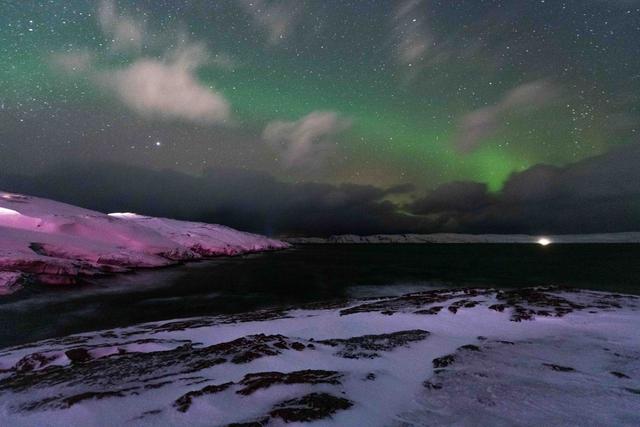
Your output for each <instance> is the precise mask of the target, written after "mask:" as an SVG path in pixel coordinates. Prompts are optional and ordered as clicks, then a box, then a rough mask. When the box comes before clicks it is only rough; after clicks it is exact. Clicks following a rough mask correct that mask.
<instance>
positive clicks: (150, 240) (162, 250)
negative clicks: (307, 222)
mask: <svg viewBox="0 0 640 427" xmlns="http://www.w3.org/2000/svg"><path fill="white" fill-rule="evenodd" d="M286 247H288V244H287V243H284V242H280V241H277V240H273V239H269V238H267V237H264V236H260V235H256V234H251V233H245V232H241V231H237V230H234V229H231V228H228V227H224V226H221V225H214V224H204V223H197V222H186V221H176V220H172V219H167V218H152V217H145V216H140V215H135V214H128V213H125V214H110V215H107V214H104V213H100V212H95V211H91V210H87V209H83V208H79V207H76V206H72V205H68V204H65V203H59V202H55V201H52V200H47V199H41V198H37V197H30V196H25V195H21V194H13V193H7V192H0V290H1V291H0V293H3V292H4V293H6V292H9V291H10V288H12V287H15V285H16V284H18V283H19V282H20V279H21V277H22V276H23V275H28V276H30V277H32V278H34V279H36V280H38V281H40V282H44V283H49V284H68V283H75V282H76V281H77V280H78V278H81V277H83V276H91V275H96V274H103V273H114V272H124V271H128V270H130V269H133V268H151V267H163V266H167V265H171V264H175V263H178V262H182V261H190V260H197V259H201V258H203V257H213V256H218V255H237V254H242V253H249V252H258V251H265V250H274V249H283V248H286Z"/></svg>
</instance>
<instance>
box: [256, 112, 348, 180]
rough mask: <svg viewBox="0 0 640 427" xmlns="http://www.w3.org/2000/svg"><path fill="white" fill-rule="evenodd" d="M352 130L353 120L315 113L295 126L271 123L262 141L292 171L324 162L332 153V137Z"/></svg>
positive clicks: (286, 123) (277, 122)
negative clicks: (280, 157) (276, 152)
mask: <svg viewBox="0 0 640 427" xmlns="http://www.w3.org/2000/svg"><path fill="white" fill-rule="evenodd" d="M350 126H351V122H350V120H347V119H345V118H343V117H341V116H340V115H338V113H335V112H331V111H314V112H312V113H311V114H309V115H307V116H305V117H303V118H301V119H300V120H297V121H294V122H287V121H274V122H271V123H269V124H268V125H267V126H266V128H265V129H264V132H263V133H262V137H263V138H264V140H265V141H266V142H267V143H268V144H269V145H270V146H271V147H272V148H273V149H275V150H276V151H278V152H279V153H280V155H281V156H282V162H283V164H284V166H285V167H289V168H290V167H296V166H301V165H313V164H318V163H319V162H321V161H322V160H323V159H324V158H325V157H326V155H327V153H328V152H329V151H330V150H331V144H332V142H333V141H332V139H333V137H335V136H336V135H337V134H339V133H340V132H343V131H345V130H346V129H348V128H349V127H350Z"/></svg>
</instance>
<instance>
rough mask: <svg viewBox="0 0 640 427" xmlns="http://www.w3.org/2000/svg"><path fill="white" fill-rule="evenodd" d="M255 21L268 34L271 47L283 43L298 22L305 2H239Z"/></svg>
mask: <svg viewBox="0 0 640 427" xmlns="http://www.w3.org/2000/svg"><path fill="white" fill-rule="evenodd" d="M239 2H240V4H241V5H242V6H243V7H244V9H245V11H246V12H247V13H248V14H249V15H251V17H252V18H253V21H254V22H255V23H256V25H258V26H259V27H260V28H261V29H262V30H263V31H266V33H267V41H268V43H269V44H271V45H276V44H278V43H280V42H282V41H283V40H284V39H285V38H286V37H287V36H288V35H289V34H290V33H291V32H292V31H293V29H294V27H295V25H296V23H297V22H298V20H299V18H300V15H301V13H302V10H303V8H304V1H301V0H275V1H268V0H239Z"/></svg>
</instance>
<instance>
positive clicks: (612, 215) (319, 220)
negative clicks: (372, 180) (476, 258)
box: [0, 143, 640, 236]
mask: <svg viewBox="0 0 640 427" xmlns="http://www.w3.org/2000/svg"><path fill="white" fill-rule="evenodd" d="M638 164H640V143H635V144H630V145H626V146H621V147H619V148H618V149H616V150H613V151H611V152H609V153H606V154H603V155H601V156H597V157H593V158H590V159H586V160H583V161H580V162H577V163H574V164H571V165H567V166H565V167H556V166H547V165H537V166H534V167H533V168H530V169H528V170H526V171H524V172H520V173H516V174H513V175H512V176H511V178H510V179H509V180H508V181H507V183H506V184H505V186H504V188H503V189H502V191H500V192H498V193H491V192H489V191H488V189H487V187H486V185H485V184H483V183H477V182H451V183H446V184H443V185H442V186H440V187H439V188H436V189H435V190H434V191H432V192H429V193H427V194H425V195H424V197H421V198H419V199H417V200H415V201H414V202H413V203H409V204H407V205H402V204H400V203H393V202H391V201H390V200H389V199H388V198H389V196H392V195H394V194H399V193H407V192H412V190H413V188H411V187H410V186H395V187H390V188H380V187H376V186H372V185H354V184H342V185H331V184H319V183H288V182H282V181H279V180H277V179H276V178H274V177H273V176H272V175H270V174H268V173H263V172H256V171H250V170H240V169H221V168H215V169H209V170H207V171H206V172H205V173H204V174H203V175H201V176H193V175H189V174H183V173H179V172H175V171H170V170H161V171H157V170H149V169H144V168H140V167H134V166H126V165H122V164H112V163H66V164H62V165H59V166H58V167H55V168H51V169H50V170H48V171H46V172H43V173H40V174H38V175H35V176H28V175H13V176H12V175H9V174H0V188H2V189H3V190H6V191H13V192H23V193H27V194H33V195H39V196H43V197H50V198H53V199H57V200H61V201H65V202H69V203H74V204H78V205H81V206H85V207H88V208H92V209H97V210H101V211H106V212H112V211H132V212H138V213H142V214H148V215H155V216H167V217H174V218H179V219H190V220H198V221H207V222H214V223H221V224H226V225H229V226H232V227H236V228H240V229H244V230H249V231H254V232H260V233H267V234H274V235H307V236H311V235H320V236H324V235H331V234H342V233H354V234H376V233H432V232H465V233H530V234H545V233H592V232H621V231H633V230H636V231H637V230H640V187H639V185H638V183H639V182H640V168H638V167H637V165H638ZM96 188H99V189H100V191H98V192H97V191H96Z"/></svg>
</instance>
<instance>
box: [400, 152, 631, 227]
mask: <svg viewBox="0 0 640 427" xmlns="http://www.w3.org/2000/svg"><path fill="white" fill-rule="evenodd" d="M638 164H640V143H633V144H628V145H625V146H621V147H618V148H617V149H614V150H612V151H610V152H608V153H605V154H603V155H600V156H596V157H592V158H589V159H585V160H582V161H580V162H577V163H573V164H570V165H567V166H564V167H558V166H550V165H536V166H534V167H532V168H530V169H527V170H526V171H523V172H519V173H514V174H513V175H512V176H511V177H510V178H509V179H508V180H507V182H506V183H505V185H504V187H503V189H502V190H501V191H500V192H498V193H495V194H491V193H489V192H488V190H487V188H486V186H485V185H484V184H480V183H474V182H467V183H458V184H455V185H452V184H445V185H444V186H442V187H439V188H437V189H436V190H434V191H433V192H431V193H429V194H427V195H425V196H424V197H422V198H420V199H418V200H416V201H414V202H413V203H412V204H410V205H408V206H407V207H406V209H407V210H408V211H409V212H412V213H413V214H416V215H424V216H429V215H431V216H434V215H435V216H437V217H438V219H439V221H440V224H446V226H447V227H448V228H447V231H466V232H500V233H523V232H524V233H544V232H553V233H587V232H616V231H633V230H639V229H640V185H639V184H638V183H640V168H638V167H637V165H638Z"/></svg>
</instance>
